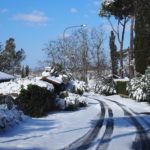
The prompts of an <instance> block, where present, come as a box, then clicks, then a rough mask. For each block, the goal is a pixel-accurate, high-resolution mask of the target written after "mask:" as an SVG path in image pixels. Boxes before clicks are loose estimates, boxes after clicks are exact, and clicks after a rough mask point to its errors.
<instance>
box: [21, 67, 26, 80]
mask: <svg viewBox="0 0 150 150" xmlns="http://www.w3.org/2000/svg"><path fill="white" fill-rule="evenodd" d="M21 78H25V68H24V65H23V66H22V70H21Z"/></svg>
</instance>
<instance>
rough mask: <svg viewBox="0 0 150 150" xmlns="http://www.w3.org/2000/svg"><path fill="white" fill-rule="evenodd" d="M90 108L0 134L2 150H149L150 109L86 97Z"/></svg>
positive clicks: (30, 121) (54, 115) (127, 101)
mask: <svg viewBox="0 0 150 150" xmlns="http://www.w3.org/2000/svg"><path fill="white" fill-rule="evenodd" d="M84 96H85V97H86V98H87V100H88V101H89V107H86V108H83V109H81V110H79V111H73V112H66V111H61V112H54V113H51V114H49V115H48V116H46V117H43V118H34V119H31V118H29V119H27V120H25V121H24V122H23V123H22V124H20V125H17V126H16V127H15V128H12V129H11V130H8V131H7V132H6V133H4V134H1V135H0V139H1V140H0V150H58V149H62V148H64V149H66V150H71V149H92V150H94V149H98V150H99V149H100V150H101V149H102V150H106V149H108V150H120V149H121V150H129V149H136V150H139V149H140V150H149V149H150V144H149V143H150V140H149V127H150V117H149V115H148V114H149V113H150V106H149V105H148V104H147V103H137V102H136V101H133V100H130V99H124V98H121V97H119V96H117V95H116V96H108V97H106V96H100V95H98V94H94V93H87V94H85V95H84Z"/></svg>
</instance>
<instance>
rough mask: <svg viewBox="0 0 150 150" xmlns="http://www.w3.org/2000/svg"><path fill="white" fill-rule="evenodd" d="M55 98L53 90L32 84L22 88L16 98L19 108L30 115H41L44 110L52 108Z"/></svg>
mask: <svg viewBox="0 0 150 150" xmlns="http://www.w3.org/2000/svg"><path fill="white" fill-rule="evenodd" d="M55 99H56V95H55V93H54V91H50V90H47V89H46V88H45V87H39V86H37V85H32V84H30V85H28V87H27V89H22V90H21V92H20V94H19V97H18V98H17V100H18V102H19V107H20V109H21V110H22V111H23V112H24V113H25V114H26V115H29V116H31V117H42V116H43V115H45V113H46V112H48V111H51V110H54V109H55Z"/></svg>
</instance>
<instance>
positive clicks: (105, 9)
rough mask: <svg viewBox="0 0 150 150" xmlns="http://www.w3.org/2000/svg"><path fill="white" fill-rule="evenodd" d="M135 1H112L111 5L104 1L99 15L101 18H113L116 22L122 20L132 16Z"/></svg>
mask: <svg viewBox="0 0 150 150" xmlns="http://www.w3.org/2000/svg"><path fill="white" fill-rule="evenodd" d="M134 1H135V0H114V1H113V2H111V3H109V4H108V3H107V1H104V2H103V3H102V7H101V10H100V13H99V15H100V16H102V17H110V16H114V17H115V18H116V19H118V20H122V19H124V18H125V17H128V16H129V15H133V14H134V9H135V8H134Z"/></svg>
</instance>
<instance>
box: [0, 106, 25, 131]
mask: <svg viewBox="0 0 150 150" xmlns="http://www.w3.org/2000/svg"><path fill="white" fill-rule="evenodd" d="M23 118H24V115H23V113H22V111H18V110H17V109H15V107H14V108H13V109H11V110H8V109H0V131H3V130H4V129H5V128H8V127H12V126H14V125H15V124H18V123H19V122H20V121H21V120H23Z"/></svg>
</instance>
